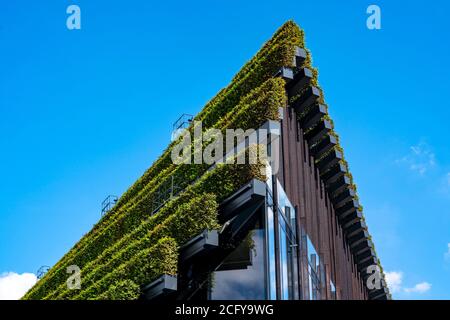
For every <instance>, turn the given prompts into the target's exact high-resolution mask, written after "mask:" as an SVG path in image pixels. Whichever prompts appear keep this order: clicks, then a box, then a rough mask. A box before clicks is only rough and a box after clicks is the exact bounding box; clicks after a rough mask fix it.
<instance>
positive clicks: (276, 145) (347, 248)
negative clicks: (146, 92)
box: [24, 21, 390, 300]
mask: <svg viewBox="0 0 450 320" xmlns="http://www.w3.org/2000/svg"><path fill="white" fill-rule="evenodd" d="M317 77H318V73H317V70H316V69H315V68H314V67H313V66H312V62H311V55H310V53H309V51H308V50H307V49H306V48H305V43H304V35H303V31H302V30H301V29H300V28H299V27H298V26H297V25H296V24H295V23H293V22H291V21H289V22H287V23H285V24H284V25H283V26H282V27H281V28H280V29H279V30H278V31H277V32H276V33H275V34H274V35H273V37H272V38H271V39H270V40H269V41H267V42H266V43H265V44H264V46H263V47H262V48H261V49H260V51H259V52H258V53H257V54H256V55H255V56H254V57H253V58H252V59H251V60H250V61H249V62H247V63H246V64H245V65H244V67H243V68H242V69H241V70H240V71H239V72H238V74H236V75H235V77H234V78H233V79H232V81H231V83H230V84H229V85H228V86H227V87H226V88H224V89H222V90H221V91H220V92H219V93H218V94H217V95H216V96H215V97H214V98H213V99H212V100H210V101H209V102H208V103H207V105H206V106H205V107H204V108H203V109H202V111H201V112H200V113H199V114H198V115H197V116H196V117H195V118H194V120H195V121H194V122H195V123H199V122H201V124H202V127H201V128H202V130H203V133H204V134H207V132H208V130H211V129H216V132H222V133H223V134H224V135H225V133H226V132H227V129H237V128H239V129H242V130H244V131H245V130H248V129H255V130H256V131H255V132H254V133H253V134H252V135H248V136H244V137H243V138H242V139H241V140H239V139H237V142H236V146H235V149H234V150H233V151H236V152H233V154H232V156H230V157H228V158H230V159H233V160H234V161H230V163H222V162H221V161H216V163H213V164H207V163H201V164H192V163H184V164H176V163H174V162H173V161H172V151H173V150H174V148H176V147H177V145H178V144H179V143H181V142H182V141H183V139H184V137H185V135H183V136H180V137H179V138H178V139H177V140H175V141H173V142H172V143H171V144H170V145H169V146H168V148H167V149H166V150H165V151H164V152H163V154H162V155H161V156H160V157H159V159H158V160H156V161H155V163H154V164H153V165H152V166H151V167H150V168H149V169H148V170H147V171H146V172H145V173H144V174H143V175H142V177H141V178H140V179H139V180H138V181H136V182H135V183H134V184H133V185H132V186H131V187H130V188H129V189H128V190H127V191H126V192H125V193H124V194H123V195H122V196H121V197H120V199H119V200H118V201H117V203H116V204H115V206H114V207H113V208H112V209H111V210H110V211H108V212H107V214H105V215H104V216H103V217H102V218H101V220H100V221H99V222H98V223H97V224H96V225H95V226H94V228H93V229H92V230H91V231H89V232H88V233H87V234H86V235H85V236H84V237H83V238H82V239H80V241H79V242H78V243H77V244H75V246H74V247H73V248H72V249H71V250H70V251H69V252H68V253H66V254H65V255H64V256H63V257H62V258H61V260H60V261H59V262H58V263H57V264H56V265H54V266H53V267H52V268H51V269H50V270H49V271H48V272H47V273H46V274H45V276H44V277H43V278H42V279H40V280H39V281H38V282H37V284H36V285H35V286H34V287H33V288H32V289H31V290H30V291H29V292H28V293H27V294H26V295H25V297H24V299H163V300H164V299H185V300H208V299H283V300H284V299H286V300H287V299H293V300H298V299H305V300H320V299H389V298H390V294H389V291H388V289H387V287H386V283H385V281H384V275H383V271H382V268H381V265H380V261H379V259H378V258H377V255H376V252H375V247H374V244H373V242H372V239H371V237H370V234H369V232H368V228H367V226H366V224H365V221H364V216H363V210H362V206H361V205H360V204H359V198H358V196H357V193H356V186H355V184H354V182H353V178H352V175H351V173H350V170H349V166H348V163H347V162H346V160H345V157H344V152H343V150H342V148H341V147H340V144H339V137H338V135H337V133H336V132H335V131H334V127H333V121H332V119H331V118H330V117H329V115H328V106H327V104H326V102H325V99H324V95H323V92H322V91H321V89H320V87H319V84H318V78H317ZM194 122H193V123H192V125H191V126H190V127H189V128H188V129H187V131H186V133H189V134H193V133H194V132H195V130H198V129H197V128H196V127H195V125H194ZM258 129H259V130H258ZM255 141H256V143H253V142H255ZM195 144H196V141H195V139H194V140H193V141H190V142H189V149H190V150H192V151H193V153H194V155H193V156H194V157H195V156H196V153H198V152H203V151H204V150H205V148H207V145H206V146H203V147H202V146H201V147H200V151H199V149H198V148H197V146H196V145H195ZM261 146H265V147H266V149H267V153H268V154H267V157H259V158H258V160H257V161H256V162H253V163H249V161H247V162H246V163H244V164H239V162H238V161H236V158H237V157H239V155H240V154H243V155H244V156H245V157H247V159H248V158H249V156H251V155H253V154H255V153H257V151H258V148H259V147H261ZM227 152H229V150H225V151H223V154H221V155H220V156H224V157H226V156H227V155H228V154H227ZM216 155H217V154H216ZM219 158H221V157H219ZM73 265H75V266H78V267H79V268H80V270H81V288H80V289H71V288H70V287H69V286H68V285H67V280H68V277H69V276H70V275H69V274H68V273H67V268H68V267H69V266H73ZM373 267H375V269H378V270H379V281H378V282H377V281H375V282H376V283H374V282H373V281H371V279H372V278H370V277H371V275H373V272H368V268H369V269H370V270H372V269H371V268H373ZM377 279H378V278H376V279H375V280H377ZM367 283H371V284H374V285H369V286H368V285H367Z"/></svg>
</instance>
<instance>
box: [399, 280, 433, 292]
mask: <svg viewBox="0 0 450 320" xmlns="http://www.w3.org/2000/svg"><path fill="white" fill-rule="evenodd" d="M430 289H431V284H430V283H428V282H421V283H418V284H416V285H415V286H414V287H412V288H405V292H406V293H425V292H428V291H430Z"/></svg>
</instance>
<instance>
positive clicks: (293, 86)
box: [286, 68, 313, 96]
mask: <svg viewBox="0 0 450 320" xmlns="http://www.w3.org/2000/svg"><path fill="white" fill-rule="evenodd" d="M312 78H313V73H312V71H311V70H309V69H308V68H302V69H300V70H299V71H298V72H297V73H296V74H295V75H294V79H293V80H292V81H289V83H288V84H287V85H286V90H287V91H288V92H289V95H290V96H295V95H297V94H299V93H300V92H301V91H302V90H303V88H304V87H306V86H307V85H309V84H310V83H311V80H312Z"/></svg>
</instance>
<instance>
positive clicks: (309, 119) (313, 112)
mask: <svg viewBox="0 0 450 320" xmlns="http://www.w3.org/2000/svg"><path fill="white" fill-rule="evenodd" d="M326 114H327V107H326V106H325V105H323V104H320V103H319V104H316V105H314V106H313V107H312V108H310V109H309V111H308V113H307V114H306V115H305V116H303V118H302V119H301V120H300V126H301V127H302V128H303V130H308V129H309V128H312V127H314V126H315V125H317V123H318V122H319V121H321V120H322V117H323V116H325V115H326ZM333 138H334V137H333ZM335 140H336V139H335Z"/></svg>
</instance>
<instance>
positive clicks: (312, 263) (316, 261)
mask: <svg viewBox="0 0 450 320" xmlns="http://www.w3.org/2000/svg"><path fill="white" fill-rule="evenodd" d="M307 250H308V277H309V298H310V300H320V299H321V296H320V269H321V268H320V258H319V255H318V254H317V252H316V249H315V248H314V245H313V244H312V242H311V240H310V239H309V237H308V236H307Z"/></svg>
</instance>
